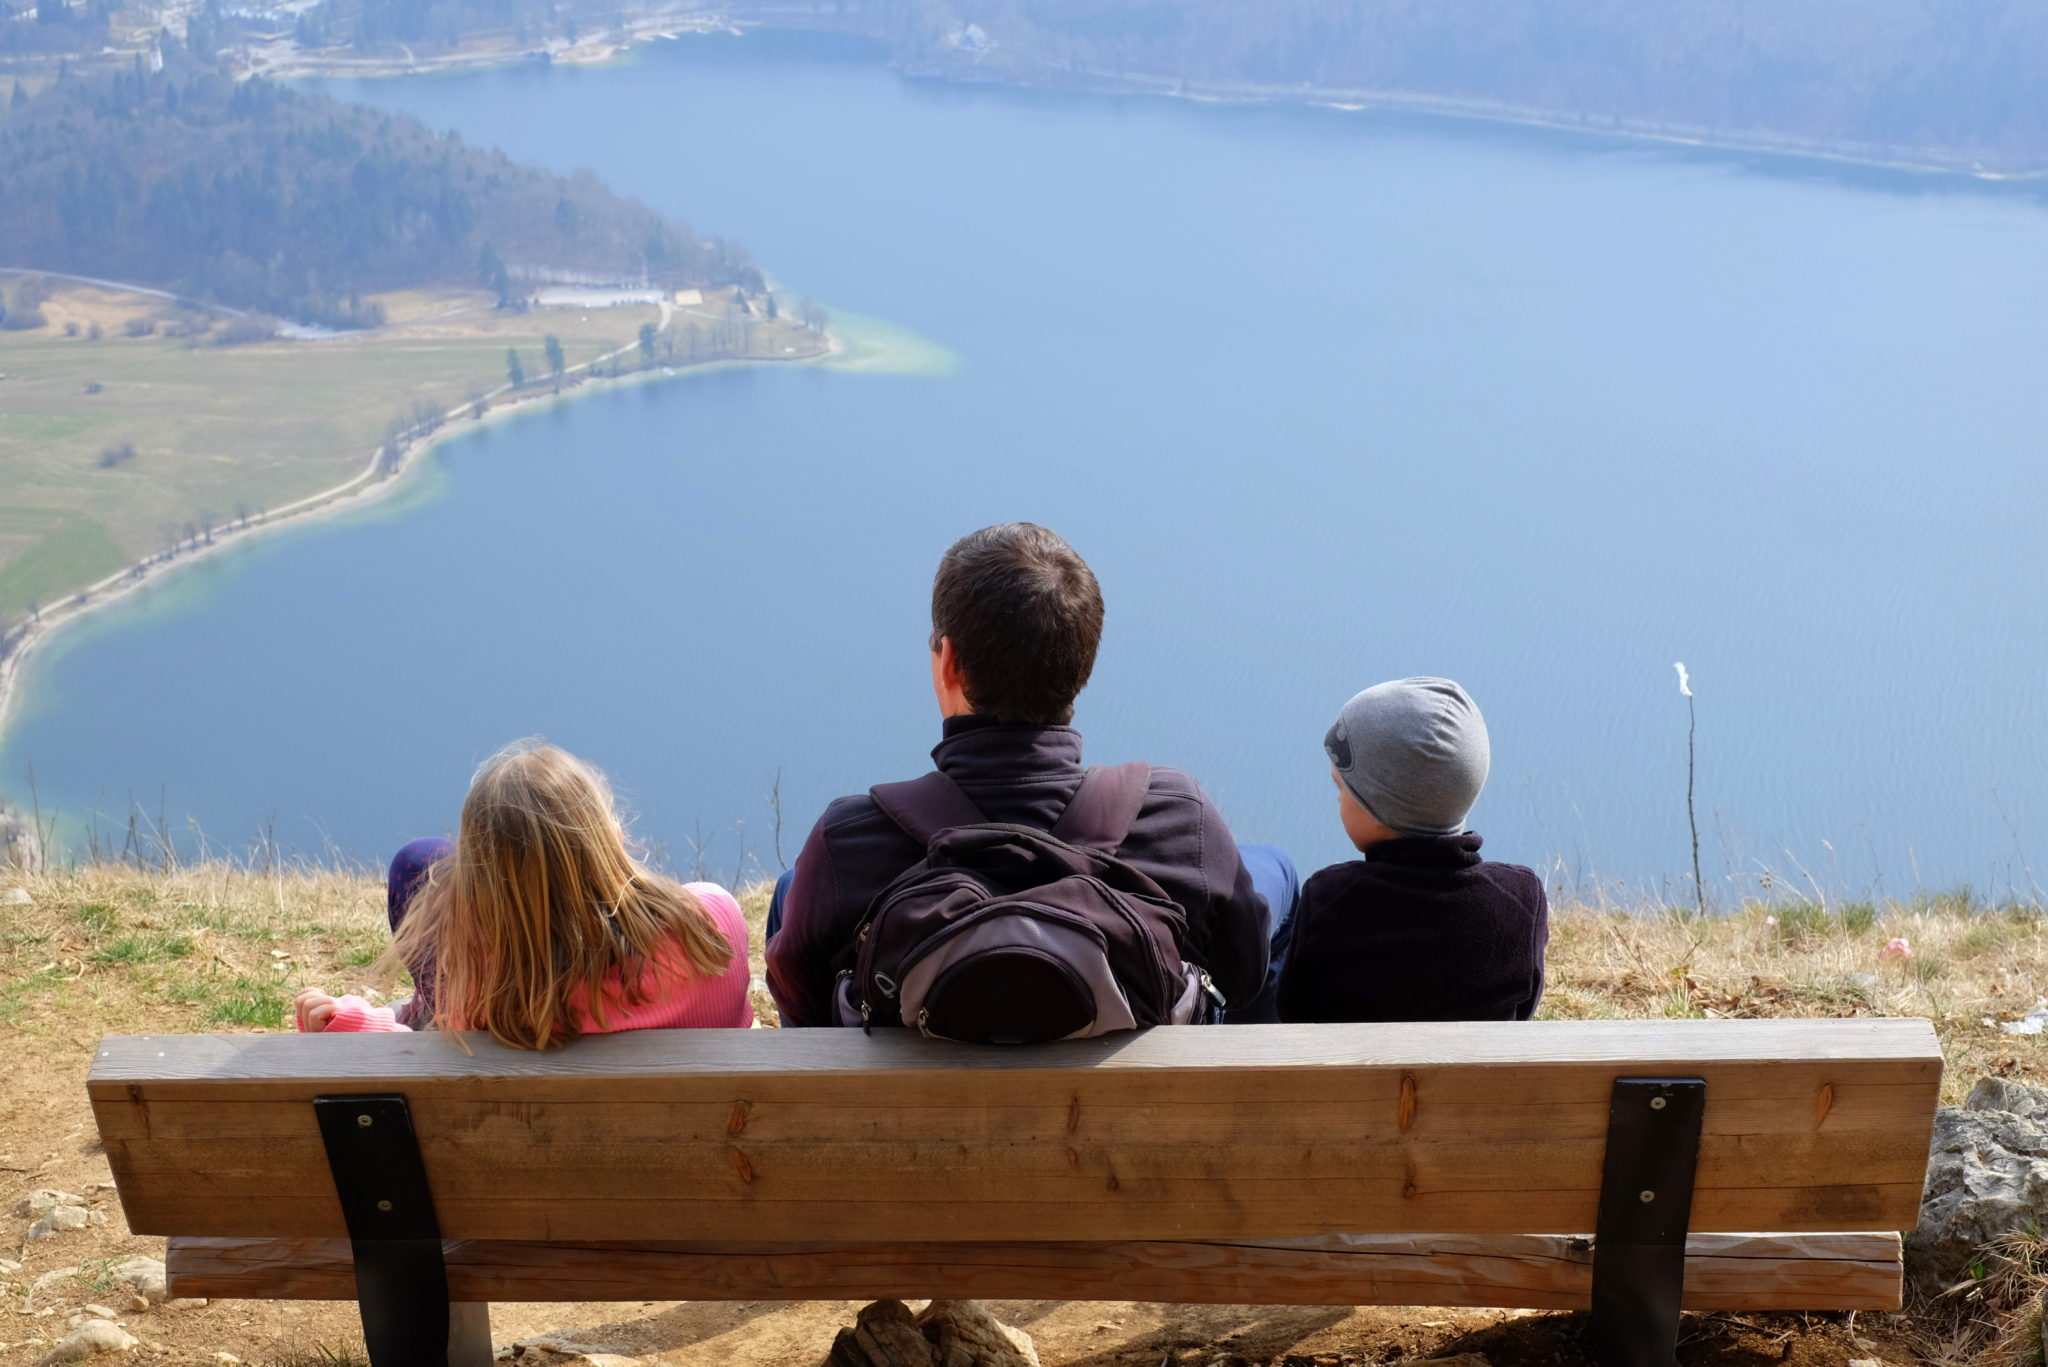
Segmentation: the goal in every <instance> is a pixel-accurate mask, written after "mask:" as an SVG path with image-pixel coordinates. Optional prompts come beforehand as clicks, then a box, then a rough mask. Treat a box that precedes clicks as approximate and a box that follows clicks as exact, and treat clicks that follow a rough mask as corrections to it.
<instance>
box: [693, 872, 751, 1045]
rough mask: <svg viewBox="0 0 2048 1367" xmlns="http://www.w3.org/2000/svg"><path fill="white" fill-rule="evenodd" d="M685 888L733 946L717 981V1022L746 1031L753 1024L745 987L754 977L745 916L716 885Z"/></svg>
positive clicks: (737, 900) (735, 898) (737, 905)
mask: <svg viewBox="0 0 2048 1367" xmlns="http://www.w3.org/2000/svg"><path fill="white" fill-rule="evenodd" d="M685 886H686V887H688V888H689V890H690V891H691V892H693V893H695V894H696V895H697V900H698V901H700V902H702V903H703V904H704V909H705V910H706V911H708V912H710V913H711V923H712V924H713V925H715V926H717V927H718V933H719V934H721V935H723V936H724V937H725V941H726V943H727V944H729V945H731V946H732V962H731V964H730V965H729V966H728V967H727V968H726V970H725V973H724V974H723V975H722V976H721V977H720V978H718V979H717V980H716V982H717V984H718V988H717V994H716V995H717V999H718V1001H719V1006H718V1008H717V1010H718V1013H719V1015H720V1016H721V1017H723V1019H719V1020H717V1021H716V1023H717V1024H719V1025H727V1026H737V1027H739V1028H740V1029H746V1028H747V1027H749V1026H751V1025H753V1023H754V1003H753V1002H752V1000H750V999H749V998H748V996H747V988H748V987H749V986H750V985H751V984H752V980H753V976H754V970H753V964H752V961H751V960H750V959H749V957H748V949H747V945H748V941H747V914H746V912H745V911H743V910H741V908H740V900H739V898H737V897H735V896H733V895H732V894H731V893H729V892H727V891H726V890H725V889H724V888H722V887H720V886H719V885H718V884H716V883H689V884H686V885H685Z"/></svg>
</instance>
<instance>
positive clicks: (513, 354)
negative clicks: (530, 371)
mask: <svg viewBox="0 0 2048 1367" xmlns="http://www.w3.org/2000/svg"><path fill="white" fill-rule="evenodd" d="M505 378H506V379H508V380H510V381H511V382H512V387H513V388H514V389H518V388H519V387H520V386H521V385H524V384H525V383H526V367H525V366H523V365H521V364H519V349H518V348H517V347H509V346H508V347H506V348H505Z"/></svg>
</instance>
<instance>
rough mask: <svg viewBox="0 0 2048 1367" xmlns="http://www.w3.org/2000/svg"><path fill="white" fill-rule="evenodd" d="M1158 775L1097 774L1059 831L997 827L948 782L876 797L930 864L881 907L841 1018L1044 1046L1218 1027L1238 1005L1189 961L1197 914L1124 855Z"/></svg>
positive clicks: (857, 955)
mask: <svg viewBox="0 0 2048 1367" xmlns="http://www.w3.org/2000/svg"><path fill="white" fill-rule="evenodd" d="M1151 781H1152V771H1151V768H1150V767H1149V766H1147V765H1144V764H1124V765H1119V766H1117V767H1115V768H1109V769H1105V768H1095V769H1091V770H1089V771H1088V774H1087V776H1086V777H1085V778H1083V779H1082V781H1081V787H1080V789H1079V790H1078V791H1077V792H1076V793H1075V794H1074V796H1073V798H1072V799H1071V800H1070V801H1069V802H1068V803H1067V807H1066V810H1065V811H1063V812H1062V813H1061V814H1060V818H1059V820H1058V822H1057V823H1055V824H1054V826H1053V828H1052V829H1051V830H1050V831H1041V830H1038V829H1036V828H1034V827H1030V826H1017V825H1004V824H1000V823H997V822H992V821H990V820H988V818H987V817H985V816H984V815H983V814H982V812H981V810H980V809H979V808H978V807H976V806H975V805H974V801H973V799H971V798H969V797H968V796H967V794H966V793H965V792H964V791H962V789H961V788H960V785H959V784H957V783H955V782H954V781H953V780H952V779H950V778H948V777H947V776H946V775H944V774H940V773H932V774H927V775H925V776H924V777H923V778H920V779H913V780H911V781H910V782H908V783H888V784H883V785H882V786H880V787H877V788H873V789H870V790H869V796H871V797H872V798H873V799H874V801H875V805H876V806H878V807H880V808H881V809H882V812H883V814H884V815H886V816H887V817H888V818H889V819H890V820H891V821H893V822H895V823H896V824H897V825H898V826H900V827H902V829H903V831H904V832H905V833H906V834H907V835H909V836H911V837H912V838H913V839H915V840H919V841H921V842H923V844H924V846H925V857H924V859H923V860H922V861H921V862H919V863H917V864H914V865H912V866H911V867H910V869H909V870H908V871H906V872H905V873H904V874H903V875H902V876H901V877H899V878H897V879H896V881H895V882H893V883H891V884H890V885H889V886H888V887H887V888H884V889H883V890H882V892H881V895H880V896H878V897H876V898H875V900H874V902H873V903H872V904H871V905H870V906H869V908H868V912H867V916H866V918H865V919H863V920H862V922H861V926H860V931H859V933H858V935H857V936H856V938H855V941H854V961H853V967H852V968H850V969H847V970H844V971H842V972H841V973H840V975H839V983H838V992H837V996H836V1010H837V1015H838V1018H839V1023H840V1024H841V1025H860V1026H862V1027H863V1028H870V1029H871V1028H873V1027H874V1026H877V1025H884V1026H886V1025H898V1024H901V1025H909V1026H915V1027H916V1028H917V1030H919V1031H920V1032H921V1033H923V1034H925V1035H928V1036H930V1037H932V1038H935V1039H951V1040H960V1041H964V1042H967V1043H972V1044H1038V1043H1043V1042H1045V1041H1047V1040H1056V1039H1082V1038H1086V1037H1089V1036H1093V1035H1106V1034H1109V1033H1111V1032H1113V1031H1117V1030H1134V1029H1142V1028H1144V1027H1146V1026H1152V1025H1187V1024H1194V1023H1198V1022H1201V1021H1205V1020H1207V1019H1208V1018H1209V1008H1210V1004H1211V1002H1212V1001H1213V1002H1214V1003H1215V1004H1217V1005H1219V1006H1220V1005H1221V1003H1222V998H1221V996H1220V995H1219V994H1218V993H1217V992H1216V989H1215V988H1214V987H1213V986H1212V985H1211V984H1210V982H1209V975H1208V974H1206V973H1204V972H1202V971H1201V970H1200V969H1199V968H1196V967H1194V966H1193V965H1190V964H1188V963H1187V962H1185V961H1184V960H1183V959H1182V957H1181V944H1182V941H1183V939H1184V938H1185V935H1186V932H1187V915H1186V913H1185V912H1183V911H1182V910H1181V909H1180V907H1178V906H1176V905H1175V904H1174V902H1173V900H1172V899H1171V898H1169V897H1168V896H1167V895H1166V892H1165V890H1164V889H1162V888H1161V887H1160V886H1159V884H1157V883H1155V882H1154V881H1152V879H1150V878H1148V877H1146V876H1145V875H1144V874H1143V873H1140V872H1139V871H1138V870H1137V869H1134V868H1132V867H1131V866H1130V865H1129V864H1126V863H1124V862H1123V861H1122V860H1120V859H1118V858H1117V857H1116V851H1117V848H1118V846H1120V845H1122V844H1123V842H1124V837H1125V836H1127V835H1129V834H1130V829H1131V823H1132V822H1134V821H1135V820H1137V817H1138V810H1139V808H1140V807H1142V806H1143V805H1144V802H1145V796H1146V793H1147V791H1148V790H1149V789H1150V787H1151Z"/></svg>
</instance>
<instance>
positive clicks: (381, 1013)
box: [326, 997, 412, 1035]
mask: <svg viewBox="0 0 2048 1367" xmlns="http://www.w3.org/2000/svg"><path fill="white" fill-rule="evenodd" d="M350 1031H367V1032H371V1033H378V1034H392V1033H394V1032H403V1033H406V1034H410V1033H412V1027H411V1026H409V1025H401V1024H399V1021H398V1013H397V1012H395V1011H393V1010H392V1009H391V1008H390V1007H388V1006H372V1005H370V1004H369V1003H368V1002H366V1001H364V1000H363V999H362V998H361V997H337V998H335V1001H334V1019H333V1020H330V1021H329V1022H327V1030H326V1033H327V1034H330V1035H332V1034H337V1033H343V1032H350Z"/></svg>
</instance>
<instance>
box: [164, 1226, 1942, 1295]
mask: <svg viewBox="0 0 2048 1367" xmlns="http://www.w3.org/2000/svg"><path fill="white" fill-rule="evenodd" d="M1591 1247H1592V1241H1591V1240H1589V1239H1574V1238H1568V1237H1565V1236H1560V1235H1521V1236H1513V1235H1510V1236H1502V1235H1494V1236H1488V1237H1476V1236H1469V1235H1468V1236H1426V1235H1425V1236H1419V1237H1390V1236H1369V1235H1345V1236H1335V1237H1331V1238H1325V1239H1317V1240H1298V1241H1292V1242H1288V1243H1278V1242H1268V1243H1235V1244H1233V1243H1125V1244H1095V1243H1087V1244H1077V1243H1066V1244H914V1243H913V1244H883V1245H861V1244H841V1243H817V1244H794V1245H775V1244H725V1245H720V1244H686V1243H668V1244H655V1245H637V1246H636V1245H606V1244H540V1243H499V1242H489V1241H481V1240H478V1241H454V1242H450V1243H449V1244H448V1246H447V1254H448V1277H449V1286H450V1289H451V1292H452V1294H453V1295H454V1297H455V1299H457V1300H468V1301H642V1300H656V1301H666V1300H872V1299H877V1298H880V1297H884V1296H894V1297H922V1296H948V1297H967V1298H974V1299H982V1300H1024V1299H1031V1300H1039V1299H1044V1300H1111V1299H1114V1300H1136V1301H1163V1302H1172V1303H1181V1304H1188V1303H1206V1304H1225V1305H1239V1304H1244V1305H1472V1306H1514V1307H1522V1308H1528V1309H1539V1310H1583V1309H1585V1308H1586V1307H1587V1305H1588V1304H1589V1303H1590V1300H1591V1290H1592V1251H1591ZM166 1260H167V1263H168V1265H169V1269H170V1278H171V1292H172V1294H173V1295H178V1296H210V1297H224V1298H231V1299H286V1300H353V1299H354V1298H355V1274H354V1271H353V1268H352V1266H351V1264H350V1261H349V1246H348V1243H347V1242H346V1241H345V1240H338V1239H309V1240H249V1239H172V1240H171V1241H170V1251H169V1253H168V1254H167V1255H166ZM1901 1286H1902V1278H1901V1266H1900V1244H1899V1236H1898V1235H1896V1234H1835V1235H1729V1234H1707V1235H1695V1236H1694V1237H1693V1239H1692V1241H1691V1243H1690V1245H1689V1246H1688V1249H1687V1256H1686V1298H1685V1303H1686V1307H1687V1308H1688V1309H1692V1310H1888V1309H1895V1308H1896V1307H1897V1306H1898V1304H1899V1296H1900V1291H1901Z"/></svg>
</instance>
